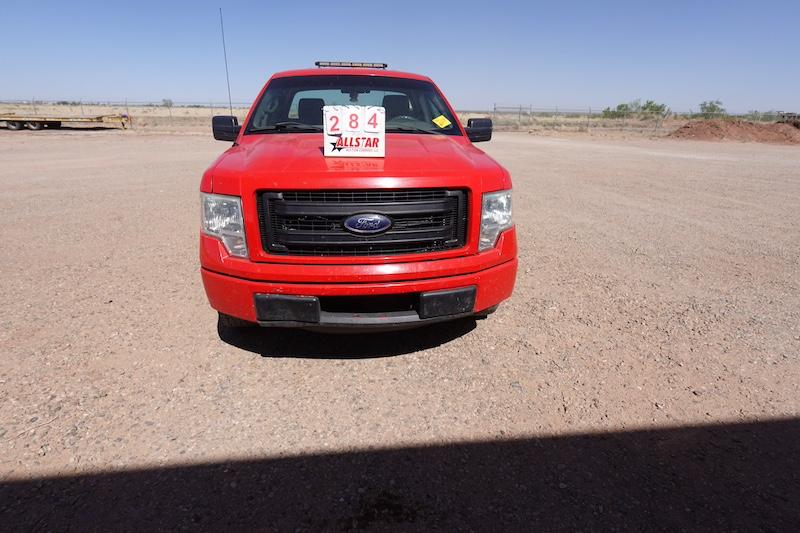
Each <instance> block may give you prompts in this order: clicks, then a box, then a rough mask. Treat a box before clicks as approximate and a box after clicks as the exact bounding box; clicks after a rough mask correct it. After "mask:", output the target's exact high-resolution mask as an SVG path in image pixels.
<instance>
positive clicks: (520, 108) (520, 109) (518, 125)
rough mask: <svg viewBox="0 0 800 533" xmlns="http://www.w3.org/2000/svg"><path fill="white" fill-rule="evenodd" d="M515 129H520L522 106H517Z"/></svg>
mask: <svg viewBox="0 0 800 533" xmlns="http://www.w3.org/2000/svg"><path fill="white" fill-rule="evenodd" d="M517 131H522V106H519V112H518V113H517Z"/></svg>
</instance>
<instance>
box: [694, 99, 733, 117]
mask: <svg viewBox="0 0 800 533" xmlns="http://www.w3.org/2000/svg"><path fill="white" fill-rule="evenodd" d="M700 114H701V115H703V118H718V117H722V116H725V115H727V114H728V112H727V111H725V108H724V107H722V102H720V101H719V100H708V101H705V102H702V103H701V104H700Z"/></svg>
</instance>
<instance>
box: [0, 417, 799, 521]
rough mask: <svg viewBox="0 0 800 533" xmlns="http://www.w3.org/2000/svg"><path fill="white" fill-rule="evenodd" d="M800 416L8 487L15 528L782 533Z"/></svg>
mask: <svg viewBox="0 0 800 533" xmlns="http://www.w3.org/2000/svg"><path fill="white" fill-rule="evenodd" d="M799 461H800V419H791V420H778V421H771V422H763V423H750V424H733V425H719V426H701V427H683V428H668V429H658V430H652V431H631V432H621V433H607V434H592V435H577V436H565V437H553V438H534V439H524V440H507V441H492V442H477V443H455V444H452V445H443V446H429V447H415V448H401V449H389V450H374V451H359V452H347V453H341V454H331V455H307V456H298V457H287V458H265V459H261V460H253V461H245V462H238V461H231V462H225V463H214V464H198V465H189V466H180V467H171V468H155V469H152V470H139V471H128V472H108V473H99V474H92V475H85V476H79V477H66V478H48V479H32V480H26V481H19V482H5V483H2V484H0V523H2V524H3V529H5V530H9V529H37V530H38V529H42V530H56V531H67V530H75V531H85V530H105V531H114V530H145V531H149V530H174V529H214V530H252V529H264V530H280V531H288V530H292V531H297V530H319V529H326V530H348V529H373V528H374V529H382V530H383V529H403V530H408V529H414V530H429V529H442V530H445V531H459V530H468V529H474V530H484V531H498V530H505V531H508V530H518V531H538V530H543V531H549V530H567V531H575V530H607V529H621V530H627V531H642V530H666V531H680V530H712V531H727V530H739V531H741V530H745V531H753V530H772V531H797V530H798V526H800V505H798V502H800V462H799Z"/></svg>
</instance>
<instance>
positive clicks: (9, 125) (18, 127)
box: [6, 121, 22, 131]
mask: <svg viewBox="0 0 800 533" xmlns="http://www.w3.org/2000/svg"><path fill="white" fill-rule="evenodd" d="M6 127H7V128H8V129H10V130H13V131H18V130H21V129H22V122H16V121H14V122H11V121H9V122H6Z"/></svg>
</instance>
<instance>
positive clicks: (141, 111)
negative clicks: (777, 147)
mask: <svg viewBox="0 0 800 533" xmlns="http://www.w3.org/2000/svg"><path fill="white" fill-rule="evenodd" d="M250 105H251V103H250V102H233V104H232V106H233V109H234V114H235V115H238V116H240V117H243V116H244V114H245V113H246V111H247V109H248V108H249V107H250ZM0 106H3V107H5V108H7V109H13V110H14V111H15V112H26V113H27V112H30V113H33V114H38V113H40V112H42V113H46V112H50V113H53V114H55V113H54V111H58V113H61V112H64V113H65V114H71V115H77V116H86V115H93V114H118V113H125V114H128V115H133V116H134V117H136V116H142V115H145V116H146V115H151V114H155V113H157V114H159V115H162V116H164V117H165V118H166V120H167V123H168V124H173V115H175V116H174V119H175V123H176V124H179V123H181V121H186V120H187V119H186V118H185V117H181V116H180V115H185V114H187V113H189V110H192V109H194V110H195V111H193V112H191V114H192V119H193V120H201V119H202V117H203V116H207V117H211V116H213V115H217V114H227V111H228V109H229V104H228V102H226V101H220V100H208V101H173V100H170V99H164V100H161V101H133V100H122V101H119V100H117V101H105V100H38V99H31V100H0ZM54 107H55V108H57V109H54ZM202 110H207V111H202ZM206 112H207V114H206ZM458 115H459V118H460V119H461V120H462V122H464V123H465V124H466V121H467V120H468V119H470V118H474V117H490V118H491V119H492V121H493V122H494V127H495V129H496V130H497V131H542V130H559V131H589V130H598V131H603V130H607V131H632V132H638V133H650V134H653V135H663V134H667V133H669V132H671V131H673V130H674V129H676V128H678V127H680V126H681V125H682V124H684V123H685V122H686V121H687V120H690V119H697V118H718V117H723V116H726V117H736V118H743V119H746V120H750V121H754V122H774V121H775V120H777V118H778V113H777V112H764V113H759V112H750V113H746V114H738V115H730V114H725V113H700V112H694V111H687V112H673V111H669V112H667V113H664V114H659V113H646V112H641V111H640V112H633V111H616V110H613V109H608V108H606V109H596V108H591V107H585V108H561V107H534V106H533V105H514V106H510V105H494V106H493V107H492V108H491V109H488V110H463V111H458Z"/></svg>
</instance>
